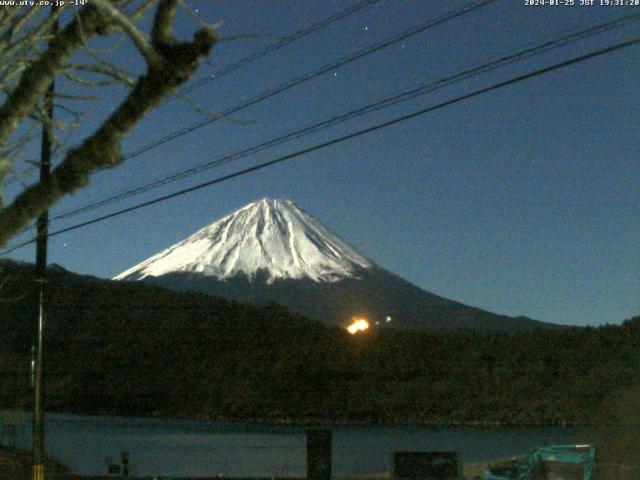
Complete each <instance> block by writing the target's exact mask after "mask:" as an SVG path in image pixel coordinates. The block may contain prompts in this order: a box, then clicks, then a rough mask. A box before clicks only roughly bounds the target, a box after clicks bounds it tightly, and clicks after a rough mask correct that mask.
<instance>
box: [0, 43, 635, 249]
mask: <svg viewBox="0 0 640 480" xmlns="http://www.w3.org/2000/svg"><path fill="white" fill-rule="evenodd" d="M639 43H640V38H636V39H634V40H628V41H626V42H622V43H618V44H616V45H613V46H611V47H607V48H603V49H600V50H596V51H593V52H590V53H587V54H584V55H580V56H578V57H574V58H572V59H570V60H566V61H563V62H560V63H556V64H554V65H551V66H549V67H545V68H541V69H538V70H535V71H533V72H530V73H526V74H524V75H520V76H518V77H515V78H512V79H510V80H506V81H503V82H499V83H496V84H494V85H491V86H489V87H485V88H481V89H479V90H476V91H474V92H472V93H468V94H466V95H461V96H459V97H456V98H454V99H452V100H447V101H445V102H441V103H438V104H436V105H433V106H430V107H426V108H423V109H421V110H418V111H415V112H412V113H409V114H407V115H403V116H400V117H397V118H394V119H393V120H389V121H386V122H383V123H379V124H377V125H374V126H372V127H368V128H365V129H362V130H358V131H356V132H353V133H350V134H347V135H343V136H340V137H336V138H334V139H332V140H329V141H326V142H323V143H319V144H316V145H314V146H312V147H308V148H304V149H302V150H298V151H296V152H294V153H290V154H287V155H283V156H281V157H278V158H275V159H273V160H270V161H268V162H264V163H260V164H258V165H254V166H252V167H248V168H245V169H242V170H238V171H236V172H234V173H231V174H228V175H224V176H222V177H218V178H215V179H213V180H209V181H206V182H203V183H200V184H198V185H195V186H193V187H189V188H185V189H183V190H179V191H177V192H174V193H171V194H168V195H163V196H161V197H158V198H155V199H153V200H149V201H146V202H142V203H139V204H137V205H134V206H131V207H128V208H125V209H122V210H118V211H116V212H113V213H110V214H107V215H103V216H100V217H97V218H94V219H91V220H87V221H85V222H82V223H78V224H76V225H72V226H70V227H66V228H63V229H60V230H56V231H54V232H50V233H49V235H48V237H53V236H57V235H61V234H63V233H67V232H71V231H73V230H77V229H79V228H83V227H86V226H88V225H92V224H94V223H99V222H102V221H104V220H108V219H110V218H114V217H117V216H120V215H122V214H125V213H128V212H132V211H134V210H139V209H141V208H145V207H148V206H151V205H154V204H156V203H160V202H164V201H166V200H169V199H171V198H175V197H179V196H182V195H185V194H187V193H190V192H193V191H196V190H200V189H202V188H205V187H208V186H211V185H215V184H218V183H222V182H225V181H227V180H231V179H233V178H236V177H240V176H243V175H246V174H248V173H252V172H255V171H258V170H262V169H264V168H267V167H270V166H273V165H277V164H279V163H283V162H285V161H287V160H291V159H294V158H297V157H301V156H302V155H306V154H307V153H311V152H314V151H317V150H321V149H324V148H326V147H329V146H332V145H336V144H338V143H342V142H344V141H346V140H351V139H353V138H356V137H360V136H362V135H365V134H368V133H372V132H375V131H378V130H381V129H383V128H387V127H390V126H392V125H396V124H398V123H401V122H405V121H407V120H410V119H413V118H416V117H419V116H422V115H425V114H427V113H431V112H434V111H436V110H440V109H442V108H445V107H448V106H451V105H454V104H457V103H460V102H463V101H465V100H469V99H471V98H474V97H477V96H480V95H484V94H486V93H489V92H493V91H495V90H498V89H500V88H503V87H507V86H509V85H514V84H516V83H520V82H522V81H525V80H529V79H531V78H535V77H539V76H541V75H545V74H547V73H550V72H553V71H556V70H560V69H562V68H566V67H568V66H571V65H575V64H578V63H581V62H584V61H586V60H589V59H592V58H595V57H600V56H603V55H607V54H609V53H612V52H615V51H618V50H622V49H623V48H627V47H630V46H632V45H637V44H639ZM35 240H36V239H31V240H28V241H25V242H23V243H21V244H19V245H16V246H15V247H13V248H10V249H8V250H5V251H3V252H1V253H0V256H5V255H7V254H9V253H11V252H13V251H15V250H18V249H19V248H22V247H25V246H26V245H29V244H31V243H33V242H35Z"/></svg>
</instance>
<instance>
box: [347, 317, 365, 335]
mask: <svg viewBox="0 0 640 480" xmlns="http://www.w3.org/2000/svg"><path fill="white" fill-rule="evenodd" d="M368 328H369V322H367V321H366V320H365V319H364V318H354V319H353V323H352V324H351V325H349V326H348V327H347V331H348V332H349V333H350V334H351V335H355V334H356V333H358V332H364V331H365V330H367V329H368Z"/></svg>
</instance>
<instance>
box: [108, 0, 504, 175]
mask: <svg viewBox="0 0 640 480" xmlns="http://www.w3.org/2000/svg"><path fill="white" fill-rule="evenodd" d="M496 1H498V0H481V1H475V2H472V3H469V4H468V5H465V6H463V7H460V8H457V9H454V10H451V11H449V12H447V13H445V14H444V15H442V16H440V17H437V18H435V19H430V20H427V21H425V22H422V23H421V24H419V25H416V26H413V27H411V28H409V29H408V30H405V31H404V32H402V33H400V34H397V35H395V36H393V37H390V38H388V39H387V40H384V41H382V42H378V43H374V44H372V45H370V46H368V47H365V48H364V49H361V50H358V51H356V52H354V53H352V54H350V55H347V56H346V57H343V58H342V59H340V60H338V61H337V62H334V63H331V64H327V65H325V66H323V67H320V69H318V70H315V71H313V72H310V73H307V74H305V75H302V76H301V77H297V78H294V79H293V80H289V81H288V82H285V83H283V84H281V85H279V86H278V87H275V88H272V89H270V90H266V91H265V92H263V93H260V94H258V95H256V96H254V97H252V98H250V99H247V100H245V101H243V102H241V103H240V104H238V105H235V106H233V107H230V108H228V109H226V110H223V111H222V112H221V113H219V114H217V115H216V116H215V117H213V118H207V119H204V120H200V121H198V122H195V123H192V124H191V125H189V126H187V127H185V128H183V129H181V130H177V131H175V132H173V133H170V134H167V135H165V136H163V137H160V138H158V139H157V140H154V141H153V142H151V143H148V144H147V145H143V146H142V147H140V148H138V149H136V150H133V151H131V152H129V153H127V154H126V155H125V156H124V159H125V160H129V159H131V158H134V157H137V156H139V155H142V154H143V153H146V152H148V151H150V150H153V149H154V148H157V147H159V146H160V145H164V144H165V143H167V142H170V141H172V140H175V139H176V138H179V137H182V136H184V135H186V134H188V133H191V132H193V131H195V130H198V129H200V128H202V127H204V126H206V125H210V124H212V123H214V122H217V121H218V120H221V119H223V118H226V117H228V116H229V115H233V114H234V113H237V112H239V111H241V110H244V109H245V108H247V107H250V106H252V105H255V104H257V103H260V102H263V101H264V100H267V99H269V98H271V97H273V96H275V95H278V94H280V93H282V92H285V91H287V90H290V89H291V88H293V87H296V86H298V85H300V84H302V83H305V82H308V81H309V80H312V79H314V78H317V77H319V76H321V75H323V74H325V73H327V72H329V71H331V70H335V69H337V68H340V67H343V66H345V65H347V64H350V63H353V62H355V61H356V60H359V59H361V58H363V57H366V56H368V55H371V54H373V53H376V52H378V51H380V50H382V49H383V48H386V47H389V46H391V45H393V44H396V43H398V42H401V41H402V40H406V39H407V38H409V37H412V36H414V35H417V34H418V33H422V32H424V31H425V30H428V29H430V28H433V27H435V26H437V25H440V24H443V23H445V22H448V21H449V20H452V19H454V18H457V17H461V16H463V15H466V14H467V13H470V12H472V11H474V10H477V9H479V8H482V7H484V6H486V5H489V4H491V3H494V2H496ZM106 168H108V167H106ZM106 168H103V169H100V170H98V171H101V170H106Z"/></svg>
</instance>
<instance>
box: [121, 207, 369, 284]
mask: <svg viewBox="0 0 640 480" xmlns="http://www.w3.org/2000/svg"><path fill="white" fill-rule="evenodd" d="M371 266H372V263H371V262H370V261H369V260H367V259H366V258H364V257H363V256H361V255H360V254H358V253H357V252H356V251H355V250H354V249H353V248H352V247H350V246H349V245H347V244H346V243H345V242H344V241H342V240H341V239H340V238H338V237H337V236H336V235H335V234H333V233H332V232H330V231H329V230H327V228H326V227H324V226H323V225H322V224H321V223H320V222H318V221H317V220H316V219H314V218H313V217H311V216H310V215H309V214H307V213H306V212H304V211H303V210H301V209H299V208H298V207H296V206H295V205H294V204H293V203H292V202H290V201H286V200H272V199H263V200H261V201H259V202H256V203H252V204H250V205H247V206H246V207H244V208H241V209H240V210H238V211H236V212H234V213H232V214H231V215H228V216H226V217H224V218H223V219H222V220H219V221H217V222H215V223H213V224H212V225H209V226H208V227H205V228H203V229H201V230H199V231H197V232H196V233H194V234H193V235H191V236H189V237H188V238H186V239H185V240H183V241H182V242H179V243H177V244H175V245H173V246H171V247H169V248H167V249H166V250H163V251H162V252H160V253H158V254H157V255H154V256H153V257H151V258H149V259H148V260H146V261H144V262H142V263H141V264H139V265H136V266H135V267H133V268H131V269H129V270H127V271H125V272H123V273H121V274H120V275H118V276H116V277H115V278H114V280H142V279H144V278H146V277H159V276H161V275H165V274H167V273H172V272H188V273H199V274H202V275H205V276H207V277H213V278H217V279H219V280H222V279H228V278H232V277H234V276H236V275H238V274H243V275H246V276H248V277H249V278H252V277H254V276H255V275H257V274H258V273H259V272H267V273H268V278H267V282H268V283H271V282H273V281H274V280H275V279H278V278H295V279H298V278H309V279H311V280H314V281H316V282H334V281H338V280H340V279H341V278H345V277H350V276H353V275H354V274H355V272H356V271H357V270H358V269H360V268H369V267H371Z"/></svg>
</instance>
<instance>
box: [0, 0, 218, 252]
mask: <svg viewBox="0 0 640 480" xmlns="http://www.w3.org/2000/svg"><path fill="white" fill-rule="evenodd" d="M15 3H16V6H0V92H1V93H0V94H1V95H2V97H1V98H2V104H1V105H0V246H3V245H5V244H6V243H7V241H8V240H9V239H10V238H11V237H12V236H13V235H15V234H16V233H18V232H20V231H21V230H22V229H24V228H25V227H26V226H27V225H28V224H29V223H30V221H31V220H33V219H35V218H36V217H37V216H38V215H39V214H40V213H42V212H43V211H45V210H46V209H48V208H49V207H51V206H52V205H53V204H54V203H55V202H56V201H58V200H59V199H60V198H61V197H63V196H64V195H66V194H69V193H71V192H73V191H74V190H77V189H79V188H81V187H83V186H85V185H86V184H87V182H88V178H89V175H90V174H91V173H92V172H94V171H96V170H98V169H102V168H106V167H111V166H115V165H118V164H119V163H121V162H122V161H123V154H122V151H121V146H120V144H121V142H122V140H123V138H124V137H125V136H126V135H127V134H128V133H129V132H130V131H131V129H132V128H133V127H134V126H135V125H136V123H138V122H139V121H140V120H141V119H142V118H143V117H144V115H145V114H147V113H148V112H149V111H150V110H152V109H153V108H154V107H156V106H158V104H159V103H160V102H161V101H162V100H163V98H165V97H167V96H168V95H170V94H171V93H172V92H174V90H176V88H177V87H178V86H179V85H181V84H182V83H184V82H185V81H187V80H188V79H189V77H190V76H191V75H192V74H193V73H194V71H195V70H196V68H197V67H198V65H199V63H200V61H201V60H202V59H204V58H206V57H207V56H208V55H209V53H210V51H211V49H212V47H213V45H214V44H215V43H216V42H217V34H216V31H215V28H214V27H213V26H211V25H208V24H204V23H202V25H201V28H199V29H198V30H197V31H196V32H195V34H194V36H193V39H192V40H191V41H178V40H177V39H176V38H175V36H174V34H173V27H174V24H175V23H176V15H177V9H178V6H179V0H89V2H88V4H87V5H85V6H84V7H81V8H79V7H68V8H67V7H65V8H57V9H55V10H54V11H53V13H49V9H48V8H45V7H41V6H32V7H26V6H19V5H18V4H19V0H16V2H15ZM36 3H37V2H36ZM63 14H64V15H65V16H66V17H68V18H66V19H65V21H63V22H62V25H61V28H60V29H59V30H52V26H53V25H54V24H55V23H56V21H59V20H60V19H61V18H62V15H63ZM147 15H150V19H145V17H146V16H147ZM145 24H148V25H149V26H148V27H147V29H148V30H150V31H149V32H148V33H147V32H145V31H144V28H143V27H142V25H145ZM101 36H102V37H105V36H107V37H108V36H113V37H114V38H116V37H118V38H120V37H121V38H126V39H128V40H129V41H130V42H132V44H133V45H135V48H136V49H137V50H138V52H139V53H140V56H141V59H142V60H141V63H142V64H143V67H144V70H145V71H144V72H142V73H140V74H138V75H132V74H130V73H129V72H126V71H125V70H124V69H122V68H120V67H118V66H117V65H115V64H113V63H112V62H109V61H106V60H105V59H104V58H102V57H101V56H100V55H98V54H97V53H96V51H95V50H93V49H92V48H90V47H89V44H90V41H91V39H92V38H93V37H101ZM57 79H61V80H64V81H67V82H75V83H76V84H82V85H85V86H86V87H87V88H89V87H96V88H104V87H106V86H108V85H113V84H114V83H117V84H121V85H124V86H125V88H126V89H127V92H126V95H125V96H124V99H123V100H122V101H121V102H120V103H119V105H117V106H116V107H115V108H114V109H113V112H112V113H111V114H110V115H109V116H108V117H107V118H105V119H104V121H102V123H101V124H100V126H99V127H98V128H97V129H96V130H95V131H94V132H93V133H91V134H90V135H88V136H87V137H86V138H84V139H83V140H82V141H81V142H79V143H78V144H77V146H75V147H73V148H70V149H69V150H68V151H66V152H65V154H64V156H63V158H62V160H61V161H60V162H59V163H58V164H57V166H56V167H55V168H54V169H53V171H52V172H51V176H50V178H49V179H48V180H45V181H37V182H35V183H34V184H32V185H30V186H28V187H25V188H23V189H22V190H21V191H20V192H19V193H18V194H17V195H16V196H15V197H14V198H13V200H12V201H11V202H10V203H8V204H6V205H5V204H4V203H3V202H2V186H3V185H4V183H5V181H6V179H7V178H9V177H10V175H11V173H12V172H13V173H15V165H16V163H17V161H18V157H19V156H20V152H21V148H22V147H23V146H24V145H25V143H26V142H27V141H28V139H29V135H33V132H34V129H33V128H27V127H25V125H27V124H30V123H31V124H32V123H33V122H37V123H44V124H45V125H46V126H47V127H48V128H55V129H56V130H57V131H63V130H64V129H65V128H70V127H71V126H72V124H73V122H72V121H71V122H67V123H65V122H62V121H56V122H55V123H53V124H48V123H47V122H49V123H51V122H50V121H49V120H48V119H47V116H46V114H45V109H44V105H43V100H42V99H43V97H44V94H45V92H46V91H47V89H48V88H49V85H50V84H51V82H52V81H54V80H57ZM80 97H81V96H78V95H76V96H75V97H73V98H72V96H68V97H65V96H64V95H63V94H57V96H56V107H57V108H60V109H62V108H66V111H67V113H69V114H71V115H72V116H73V115H74V114H75V112H74V111H73V110H72V109H70V108H67V107H64V105H63V104H62V103H61V102H62V101H63V100H65V98H66V99H67V100H70V101H71V100H81V99H82V98H80ZM84 99H85V100H86V99H88V97H86V98H84Z"/></svg>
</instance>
